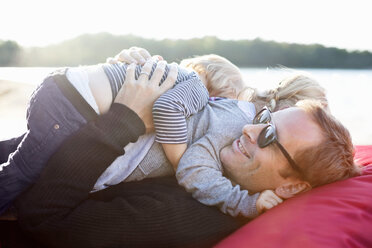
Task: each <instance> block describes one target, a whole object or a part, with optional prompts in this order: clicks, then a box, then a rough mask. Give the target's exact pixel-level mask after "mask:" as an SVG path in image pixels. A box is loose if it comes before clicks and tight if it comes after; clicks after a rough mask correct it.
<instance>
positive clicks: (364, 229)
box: [216, 146, 372, 248]
mask: <svg viewBox="0 0 372 248" xmlns="http://www.w3.org/2000/svg"><path fill="white" fill-rule="evenodd" d="M355 158H356V159H359V160H358V161H359V163H360V164H363V165H366V166H365V167H364V170H363V175H362V176H359V177H354V178H350V179H347V180H344V181H339V182H335V183H332V184H328V185H325V186H322V187H319V188H315V189H313V190H311V191H309V192H307V193H304V194H303V195H301V196H298V197H295V198H292V199H289V200H287V201H285V202H284V203H283V204H281V205H279V206H277V207H275V208H273V209H272V210H270V211H268V212H267V213H264V214H263V215H261V216H260V217H258V218H256V219H255V220H253V221H251V222H250V223H248V224H247V225H245V226H243V227H242V228H240V229H239V230H237V231H236V232H235V233H233V234H232V235H230V236H229V237H227V238H226V239H224V240H223V241H222V242H220V243H219V244H218V245H217V246H216V247H219V248H222V247H228V248H231V247H270V248H272V247H296V248H297V247H300V248H306V247H327V248H328V247H372V146H357V147H356V154H355Z"/></svg>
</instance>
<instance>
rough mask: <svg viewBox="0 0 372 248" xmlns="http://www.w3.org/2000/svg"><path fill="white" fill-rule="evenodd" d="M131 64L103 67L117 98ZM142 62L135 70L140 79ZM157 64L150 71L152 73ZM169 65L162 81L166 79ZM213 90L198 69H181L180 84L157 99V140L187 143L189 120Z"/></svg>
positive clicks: (155, 124) (155, 115)
mask: <svg viewBox="0 0 372 248" xmlns="http://www.w3.org/2000/svg"><path fill="white" fill-rule="evenodd" d="M127 66H128V65H127V64H123V63H118V64H104V65H103V69H104V71H105V73H106V75H107V77H108V79H109V81H110V85H111V91H112V95H113V99H115V97H116V95H117V94H118V92H119V90H120V88H121V86H122V85H123V84H124V81H125V76H126V69H127ZM141 68H142V67H141V66H140V65H138V66H137V67H136V71H135V77H136V79H137V78H138V77H139V75H140V72H141ZM155 68H156V64H154V65H153V68H152V70H151V73H150V77H149V78H151V76H152V74H153V72H154V70H155ZM168 72H169V66H168V65H167V66H166V68H165V73H164V75H163V77H162V79H161V82H160V84H161V83H163V81H164V80H165V79H166V77H167V75H168ZM208 97H209V93H208V90H207V88H206V87H205V86H204V84H203V83H202V82H201V80H200V78H199V76H198V75H197V74H196V73H195V72H190V71H188V70H186V69H184V68H181V67H179V68H178V75H177V80H176V85H175V87H173V88H172V89H170V90H168V91H167V92H166V93H164V94H163V95H162V96H160V97H159V99H158V100H157V101H156V102H155V104H154V106H153V119H154V126H155V131H156V137H155V141H157V142H159V143H168V144H182V143H186V142H187V127H186V119H187V118H188V117H189V116H191V115H192V114H195V113H197V112H199V111H200V110H201V109H203V107H204V106H205V105H206V104H207V103H208Z"/></svg>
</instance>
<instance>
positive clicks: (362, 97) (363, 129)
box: [0, 67, 372, 145]
mask: <svg viewBox="0 0 372 248" xmlns="http://www.w3.org/2000/svg"><path fill="white" fill-rule="evenodd" d="M53 70H54V68H40V67H35V68H6V67H0V80H2V79H4V80H12V81H17V82H23V83H29V84H33V85H35V86H36V85H37V84H39V83H40V82H41V81H42V79H43V78H44V77H45V76H46V75H47V74H48V72H51V71H53ZM241 70H242V73H243V76H244V79H245V80H246V82H247V83H248V84H249V85H250V86H252V87H256V88H259V89H267V88H273V87H276V86H277V84H278V83H279V82H280V81H281V79H283V78H284V77H285V76H287V75H289V73H291V72H290V71H289V70H283V69H275V68H269V69H263V68H242V69H241ZM296 70H301V71H302V72H304V73H307V74H310V75H311V76H312V77H314V78H315V79H316V80H317V81H318V82H319V83H320V84H321V85H322V86H323V87H324V88H325V89H326V90H327V94H328V99H329V102H330V108H331V111H332V113H333V114H334V115H335V116H336V117H337V118H338V119H339V120H341V122H342V123H343V124H344V125H345V126H346V127H347V128H348V129H349V130H350V132H351V134H352V137H353V141H354V143H355V144H369V145H371V144H372V111H371V107H372V97H371V93H372V70H339V69H296ZM0 120H1V122H4V121H6V120H4V119H3V118H1V117H0ZM0 125H1V124H0ZM1 126H3V125H1ZM13 128H14V127H13ZM4 131H5V130H4V129H3V128H2V130H1V131H0V133H4ZM8 131H9V130H7V131H5V132H7V133H8V134H9V132H8ZM0 138H1V135H0Z"/></svg>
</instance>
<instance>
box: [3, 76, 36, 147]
mask: <svg viewBox="0 0 372 248" xmlns="http://www.w3.org/2000/svg"><path fill="white" fill-rule="evenodd" d="M35 87H36V85H30V84H26V83H20V82H14V81H8V80H0V116H1V122H0V140H2V139H6V138H12V137H14V136H17V135H20V134H22V132H24V131H26V109H27V103H28V100H29V98H30V96H31V94H32V91H33V90H34V89H35Z"/></svg>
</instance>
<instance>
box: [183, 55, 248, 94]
mask: <svg viewBox="0 0 372 248" xmlns="http://www.w3.org/2000/svg"><path fill="white" fill-rule="evenodd" d="M180 65H181V66H183V67H187V68H191V69H193V70H194V71H196V72H197V73H198V74H199V75H202V76H203V75H204V76H205V79H206V84H207V85H206V87H207V89H208V91H209V94H210V96H220V97H228V98H238V96H239V94H240V92H241V91H242V90H243V89H244V81H243V77H242V74H241V73H240V70H239V68H238V67H236V66H235V65H234V64H232V63H231V62H230V61H229V60H227V59H226V58H224V57H221V56H218V55H215V54H209V55H204V56H197V57H194V58H190V59H184V60H182V61H181V63H180Z"/></svg>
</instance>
